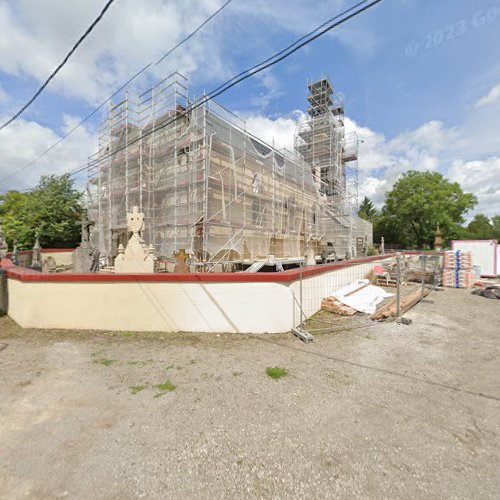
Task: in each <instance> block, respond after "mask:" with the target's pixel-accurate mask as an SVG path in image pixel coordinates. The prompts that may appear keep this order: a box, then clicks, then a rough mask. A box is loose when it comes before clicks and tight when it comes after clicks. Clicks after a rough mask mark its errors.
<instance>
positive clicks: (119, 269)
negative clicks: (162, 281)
mask: <svg viewBox="0 0 500 500" xmlns="http://www.w3.org/2000/svg"><path fill="white" fill-rule="evenodd" d="M143 226H144V214H143V213H140V212H139V209H138V207H134V208H133V210H132V213H129V214H127V227H128V229H129V231H132V236H131V237H130V239H129V240H128V243H127V246H126V247H125V248H123V245H121V244H120V246H119V247H118V255H117V256H116V258H115V273H154V272H155V268H156V260H157V259H156V256H155V254H154V247H153V245H150V246H149V248H148V246H147V245H146V243H145V241H144V240H143V239H142V237H141V235H140V233H141V231H142V228H143Z"/></svg>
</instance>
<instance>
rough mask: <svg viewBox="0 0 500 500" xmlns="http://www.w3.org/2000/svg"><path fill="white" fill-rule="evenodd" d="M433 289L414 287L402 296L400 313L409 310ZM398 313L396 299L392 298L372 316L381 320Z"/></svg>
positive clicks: (371, 317)
mask: <svg viewBox="0 0 500 500" xmlns="http://www.w3.org/2000/svg"><path fill="white" fill-rule="evenodd" d="M429 293H431V291H430V290H429V289H428V288H424V289H423V290H421V289H420V288H415V289H413V290H412V291H411V292H410V293H408V294H407V295H405V296H403V297H401V306H400V314H404V313H405V312H407V311H409V310H410V309H411V308H412V307H413V306H414V305H415V304H418V303H419V302H420V300H421V299H422V298H423V297H426V296H427V295H429ZM396 314H397V304H396V299H395V298H394V299H392V300H391V301H389V302H388V303H387V304H385V305H384V306H382V307H381V308H380V309H378V311H377V312H375V313H374V314H372V315H371V316H370V319H372V320H374V321H381V320H384V319H388V318H394V317H396Z"/></svg>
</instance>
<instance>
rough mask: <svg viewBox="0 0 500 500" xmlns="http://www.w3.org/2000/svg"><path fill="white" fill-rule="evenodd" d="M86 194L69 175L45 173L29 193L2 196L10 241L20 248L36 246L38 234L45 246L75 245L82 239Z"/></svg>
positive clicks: (0, 214) (0, 212)
mask: <svg viewBox="0 0 500 500" xmlns="http://www.w3.org/2000/svg"><path fill="white" fill-rule="evenodd" d="M82 200H83V194H82V193H81V192H80V191H79V190H78V189H76V188H75V187H74V184H73V180H72V179H71V178H70V177H69V176H68V175H62V176H55V175H48V176H42V177H41V178H40V182H39V183H38V185H37V186H36V187H35V188H34V189H32V190H30V191H26V192H20V191H15V190H11V191H8V192H7V193H5V194H3V195H0V219H2V221H3V229H4V233H5V237H6V240H7V244H8V245H9V248H10V249H11V250H12V248H13V246H14V242H16V244H17V248H18V249H19V250H26V249H30V248H32V247H33V245H34V243H35V240H36V238H37V237H38V239H39V241H40V245H41V246H42V247H45V248H75V247H76V246H77V245H79V244H80V239H81V217H82V214H83V212H84V210H85V209H84V207H83V203H82Z"/></svg>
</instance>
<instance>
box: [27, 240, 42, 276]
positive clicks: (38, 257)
mask: <svg viewBox="0 0 500 500" xmlns="http://www.w3.org/2000/svg"><path fill="white" fill-rule="evenodd" d="M30 267H31V269H34V270H35V271H41V270H42V247H41V246H40V240H39V239H38V232H37V234H36V240H35V244H34V245H33V249H32V251H31V266H30Z"/></svg>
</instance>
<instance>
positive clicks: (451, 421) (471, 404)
mask: <svg viewBox="0 0 500 500" xmlns="http://www.w3.org/2000/svg"><path fill="white" fill-rule="evenodd" d="M429 299H430V300H428V301H427V302H425V303H421V304H419V305H418V306H417V307H416V308H414V309H413V310H412V311H411V312H410V313H408V315H407V316H408V317H410V318H411V319H412V320H413V323H412V324H411V325H409V326H403V325H397V324H394V323H390V324H377V325H374V326H370V327H367V328H358V329H351V330H345V331H342V332H337V333H329V334H323V335H318V336H317V337H316V341H315V342H314V343H313V344H303V343H301V342H300V341H299V340H298V339H296V338H294V337H292V336H291V335H259V336H258V335H235V334H233V335H231V334H220V335H215V334H196V335H193V334H133V333H130V332H122V333H117V332H114V333H112V332H73V331H44V330H41V331H36V330H23V329H21V328H19V327H18V326H17V325H15V324H14V323H13V322H12V321H11V320H10V319H9V318H7V317H3V318H0V349H1V346H2V343H3V344H7V346H6V347H5V348H4V349H1V350H0V381H1V382H0V498H1V499H8V500H12V499H18V498H19V499H20V498H22V499H26V498H28V499H56V498H71V499H88V498H93V499H120V500H122V499H123V500H125V499H135V498H153V499H156V498H158V499H160V498H255V497H261V498H319V497H321V498H325V497H327V498H353V497H355V498H370V499H373V498H398V499H399V498H426V499H428V498H464V499H465V498H467V499H469V498H475V499H476V498H492V499H493V498H499V497H500V474H499V471H500V439H499V433H500V376H499V374H500V327H499V325H500V301H494V300H488V299H485V298H482V297H478V296H473V295H471V294H469V293H467V292H465V291H462V290H446V291H445V292H434V293H433V294H431V295H430V296H429ZM272 366H279V367H282V368H285V369H286V370H288V375H287V376H285V377H283V378H281V379H279V380H274V379H272V378H270V377H269V376H268V375H267V374H266V368H267V367H272Z"/></svg>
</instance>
